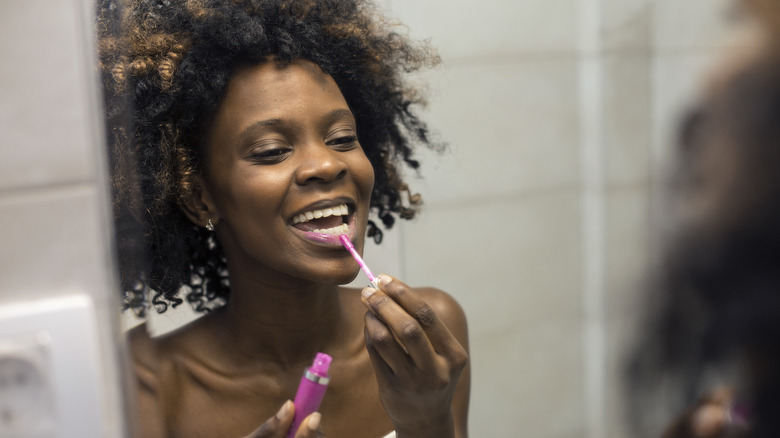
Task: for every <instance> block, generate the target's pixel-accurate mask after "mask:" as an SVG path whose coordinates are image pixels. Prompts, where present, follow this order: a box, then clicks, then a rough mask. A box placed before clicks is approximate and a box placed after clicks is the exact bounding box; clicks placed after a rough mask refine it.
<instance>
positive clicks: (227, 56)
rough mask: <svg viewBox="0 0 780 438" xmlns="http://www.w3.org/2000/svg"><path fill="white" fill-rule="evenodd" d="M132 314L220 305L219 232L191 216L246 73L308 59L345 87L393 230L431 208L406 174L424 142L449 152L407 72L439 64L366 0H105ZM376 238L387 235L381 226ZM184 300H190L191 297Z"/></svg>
mask: <svg viewBox="0 0 780 438" xmlns="http://www.w3.org/2000/svg"><path fill="white" fill-rule="evenodd" d="M97 25H98V42H99V59H100V70H101V73H102V81H103V87H104V104H105V110H106V120H107V138H108V144H109V156H110V161H111V162H110V166H111V170H112V183H113V194H114V211H115V217H116V228H117V230H116V231H117V245H118V250H119V263H120V277H121V279H122V286H123V300H122V303H123V308H124V309H128V308H130V309H133V310H134V311H135V312H136V313H137V314H138V315H144V314H145V312H146V310H147V309H148V307H149V306H150V303H151V306H153V307H154V308H155V309H156V310H157V311H158V312H164V311H165V310H166V309H167V308H168V307H169V306H174V307H175V306H177V305H178V304H180V303H182V302H183V301H184V300H185V299H186V301H188V302H189V303H190V304H191V305H192V306H193V307H194V308H195V309H196V310H197V311H201V312H205V311H209V310H212V309H214V308H216V307H219V306H220V305H222V304H223V303H224V302H225V301H226V300H227V298H228V296H229V292H230V283H229V280H228V273H227V267H226V262H225V258H224V255H223V253H222V251H221V249H220V246H219V244H218V242H217V241H216V240H215V239H214V237H213V235H212V233H209V232H207V231H205V230H204V229H202V228H200V227H197V226H195V225H193V224H192V223H191V222H190V221H189V220H188V219H187V218H186V217H185V216H184V214H183V213H182V212H181V209H180V205H182V202H183V201H184V200H185V199H186V197H187V196H188V193H189V190H190V188H191V184H192V182H193V178H194V176H195V175H197V174H198V173H199V172H200V171H201V166H202V159H201V157H200V149H201V147H202V144H201V143H200V142H199V139H200V138H203V131H204V129H207V128H204V127H207V126H208V123H209V121H210V118H211V117H212V116H213V113H214V112H215V110H216V108H217V106H218V105H219V102H220V100H221V99H222V98H223V96H224V94H225V92H226V88H227V85H228V81H229V80H230V75H231V72H232V71H233V70H234V69H235V68H236V67H237V66H239V65H244V64H247V63H260V62H264V61H265V60H267V59H268V57H269V56H272V57H273V58H274V59H276V62H278V63H279V64H280V65H281V66H283V65H286V64H288V63H289V62H291V61H293V60H296V59H299V58H303V59H307V60H310V61H312V62H314V63H315V64H317V65H319V66H320V68H321V69H322V70H323V71H324V72H326V73H327V74H329V75H331V76H332V77H333V79H334V80H335V81H336V83H337V84H338V86H339V88H340V89H341V92H342V93H343V95H344V98H345V99H346V101H347V103H348V105H349V106H350V108H351V109H352V112H353V113H354V116H355V118H356V121H357V127H358V136H359V138H360V144H361V145H362V146H363V148H364V151H365V153H366V155H367V156H368V159H369V160H370V161H371V164H372V166H373V167H374V171H375V174H376V178H375V181H376V182H375V185H374V189H373V193H372V200H371V209H372V211H374V212H375V213H376V216H377V217H378V218H379V219H380V220H381V221H382V223H383V224H384V226H385V227H386V228H390V227H391V226H392V225H393V223H394V221H395V219H394V216H396V215H397V216H399V217H401V218H403V219H409V218H412V217H414V215H415V214H416V212H417V209H418V207H419V204H420V202H421V200H420V197H419V195H416V194H412V193H411V192H410V191H409V188H408V186H407V185H406V183H405V182H404V181H403V179H402V176H401V175H402V171H401V168H402V167H403V166H407V167H410V168H412V169H417V168H418V162H417V161H415V160H414V158H413V148H414V146H416V145H425V146H428V147H432V148H434V149H440V145H438V144H436V143H435V142H434V141H432V140H431V139H430V136H429V134H428V129H427V127H426V125H425V123H423V122H422V121H421V120H420V119H419V117H418V116H417V115H416V114H415V112H414V110H415V108H416V107H419V106H422V105H424V104H425V102H424V100H423V99H422V97H421V93H420V92H419V90H418V89H416V88H414V87H413V86H411V85H410V84H409V83H408V81H407V80H405V78H404V75H405V74H407V73H410V72H414V71H417V70H420V69H421V68H424V67H430V66H433V65H435V64H436V63H438V61H439V59H438V57H437V55H436V54H435V52H434V51H433V50H431V49H430V48H429V47H428V46H427V45H426V44H424V43H420V42H413V41H410V40H409V39H408V38H407V37H406V36H404V35H403V34H401V33H399V32H397V26H393V25H392V24H391V23H389V22H388V21H387V20H386V19H385V18H383V17H382V15H381V14H379V13H378V11H377V10H376V9H375V8H374V7H373V6H372V5H371V4H369V3H366V2H364V1H359V0H301V1H291V0H243V1H240V0H233V1H227V0H127V1H125V2H120V3H117V2H116V1H111V0H101V1H99V2H98V11H97ZM368 235H369V237H373V238H374V240H375V241H377V242H380V241H381V237H382V234H381V231H380V230H379V229H378V227H377V226H376V225H375V224H374V223H373V222H370V223H369V233H368ZM180 297H183V298H180Z"/></svg>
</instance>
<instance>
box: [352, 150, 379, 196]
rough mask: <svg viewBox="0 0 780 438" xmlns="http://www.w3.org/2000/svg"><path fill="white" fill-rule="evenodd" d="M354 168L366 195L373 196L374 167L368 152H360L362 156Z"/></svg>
mask: <svg viewBox="0 0 780 438" xmlns="http://www.w3.org/2000/svg"><path fill="white" fill-rule="evenodd" d="M352 169H353V170H352V172H353V174H354V175H355V181H356V182H357V184H358V186H359V187H360V191H361V192H362V193H363V195H364V196H371V192H372V191H373V190H374V167H373V166H372V165H371V161H369V160H368V157H367V156H366V154H364V153H362V152H361V153H360V158H359V159H358V160H357V162H356V163H355V164H354V165H353V166H352Z"/></svg>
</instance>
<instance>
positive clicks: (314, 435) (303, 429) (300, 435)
mask: <svg viewBox="0 0 780 438" xmlns="http://www.w3.org/2000/svg"><path fill="white" fill-rule="evenodd" d="M294 416H295V406H294V405H293V402H291V401H290V400H287V401H286V402H284V404H283V405H282V407H281V408H280V409H279V412H277V413H276V415H274V416H273V417H271V418H269V419H268V420H266V422H265V423H263V424H262V425H261V426H260V427H258V428H257V429H256V430H255V431H254V432H252V433H251V434H249V435H247V436H246V437H244V438H286V437H287V434H288V431H289V430H290V426H291V425H292V422H293V417H294ZM321 418H322V417H321V415H320V413H319V412H314V413H312V414H310V415H309V416H308V417H306V418H304V419H303V421H302V422H301V425H300V427H299V428H298V430H297V431H296V433H295V438H324V437H325V432H324V431H323V430H322V424H321Z"/></svg>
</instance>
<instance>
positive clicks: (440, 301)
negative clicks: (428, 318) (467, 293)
mask: <svg viewBox="0 0 780 438" xmlns="http://www.w3.org/2000/svg"><path fill="white" fill-rule="evenodd" d="M414 290H415V291H416V292H417V293H418V294H419V295H420V298H422V299H423V300H425V302H426V303H428V305H429V306H431V308H432V309H433V311H434V312H436V315H437V316H438V317H439V318H440V319H441V320H442V321H443V322H444V324H445V325H446V326H447V327H448V328H449V329H450V330H451V331H452V332H453V334H455V335H456V336H457V337H458V338H461V337H463V336H465V334H466V333H467V324H466V313H465V312H464V311H463V307H461V305H460V303H458V301H457V300H456V299H455V298H454V297H453V296H452V295H450V294H448V293H447V292H445V291H443V290H441V289H439V288H435V287H419V288H415V289H414ZM459 340H460V341H461V342H463V341H465V339H459Z"/></svg>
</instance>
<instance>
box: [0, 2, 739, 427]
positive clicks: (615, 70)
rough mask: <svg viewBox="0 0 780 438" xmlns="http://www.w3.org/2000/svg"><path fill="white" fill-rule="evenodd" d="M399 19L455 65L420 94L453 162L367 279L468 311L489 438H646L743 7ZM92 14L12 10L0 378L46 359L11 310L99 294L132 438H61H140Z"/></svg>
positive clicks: (91, 310) (590, 5) (547, 9)
mask: <svg viewBox="0 0 780 438" xmlns="http://www.w3.org/2000/svg"><path fill="white" fill-rule="evenodd" d="M379 3H380V6H381V7H383V8H385V10H386V11H388V13H389V14H390V15H391V16H393V17H397V18H398V19H399V21H400V22H402V23H404V24H405V25H407V26H408V29H409V32H410V33H411V34H412V35H413V36H416V37H418V38H424V39H429V40H430V42H431V43H432V45H433V46H435V47H437V48H438V49H439V52H440V54H441V57H442V61H443V62H442V65H441V66H440V67H438V68H437V69H435V70H433V71H430V72H426V73H425V74H422V75H419V76H417V77H416V79H418V80H420V81H424V82H425V83H427V86H428V89H429V96H430V106H429V108H428V109H427V111H426V113H427V114H426V116H427V117H426V118H427V120H429V122H430V125H431V127H432V128H433V129H434V132H435V134H436V136H437V137H438V138H439V139H440V140H442V141H445V142H447V143H448V144H449V150H448V151H447V152H445V153H444V154H443V155H436V154H433V153H422V154H421V155H420V159H421V161H422V162H423V168H422V170H421V172H420V174H421V175H422V178H421V179H416V178H414V175H410V177H411V181H410V183H411V185H412V189H413V190H415V191H418V192H420V193H421V194H422V195H423V199H424V201H425V205H424V210H423V212H422V214H421V215H420V216H419V218H418V219H416V220H414V221H411V222H405V223H402V224H399V225H398V226H397V227H396V228H394V229H393V230H392V231H390V232H387V233H386V235H385V242H384V243H383V244H382V245H381V246H374V245H372V244H369V245H368V247H367V248H366V254H365V258H366V261H367V263H368V264H369V265H370V266H371V267H372V269H373V270H374V271H380V272H386V273H389V274H393V275H395V276H397V277H399V278H401V279H403V280H404V281H406V282H407V283H410V284H412V285H417V286H423V285H431V286H436V287H439V288H442V289H444V290H446V291H448V292H449V293H450V294H452V295H453V296H455V297H456V298H457V299H458V300H459V301H460V303H461V304H462V305H463V307H464V309H465V311H466V314H467V316H468V318H469V328H470V335H471V360H472V398H471V412H470V431H471V435H472V436H474V437H483V436H485V437H515V436H527V437H535V438H575V437H577V438H579V437H588V438H604V437H610V438H623V437H630V436H631V433H630V432H629V431H628V429H627V428H626V424H625V421H624V420H625V418H626V413H625V411H624V409H623V406H624V405H625V399H624V394H623V393H622V392H621V390H620V386H619V385H620V373H621V360H622V357H623V353H624V352H625V347H626V345H627V343H629V342H630V341H631V339H632V335H633V331H634V325H635V323H636V315H637V313H638V312H637V300H636V297H637V296H638V293H639V292H640V291H641V281H642V275H643V274H644V272H645V270H646V268H647V267H648V266H649V265H650V264H651V262H652V260H653V256H654V249H655V245H657V236H658V232H659V230H658V224H659V223H660V222H661V220H662V219H663V216H664V208H663V204H662V189H663V181H664V179H665V177H666V176H667V164H668V161H669V159H670V157H671V156H672V144H673V138H674V131H675V129H676V122H677V120H678V117H679V115H680V114H681V113H682V112H683V111H684V109H685V108H686V105H688V104H689V103H690V102H691V101H692V100H693V99H695V97H696V95H697V93H699V92H701V87H702V84H703V83H702V79H703V74H704V72H705V71H707V70H708V69H709V68H710V66H711V65H712V64H713V61H714V60H716V59H718V58H720V57H721V56H722V55H723V53H724V52H725V51H726V50H730V49H733V48H734V46H735V44H738V43H736V42H735V41H736V40H734V39H733V34H734V32H735V31H736V30H735V29H734V27H735V26H734V24H733V21H734V20H733V16H734V14H733V13H732V3H731V2H730V1H728V0H685V1H679V0H481V1H476V2H475V1H465V0H426V1H416V0H381V1H380V2H379ZM88 4H89V1H87V0H83V1H82V0H70V1H60V0H48V1H46V0H33V1H30V0H5V1H4V2H2V3H0V56H1V57H2V59H3V62H2V63H1V64H0V83H1V84H3V85H2V86H3V97H2V100H0V141H2V147H0V217H1V218H2V220H1V222H0V223H2V224H3V227H0V233H2V236H3V238H4V241H5V242H7V243H6V249H5V250H3V251H2V255H0V259H1V260H2V263H1V264H0V266H2V274H1V275H0V372H2V369H3V368H2V364H3V362H2V360H3V357H4V356H3V354H6V353H7V352H8V351H12V352H13V351H17V350H18V349H19V348H17V347H13V345H17V346H18V345H22V350H24V348H27V347H25V345H28V344H29V343H25V342H27V340H26V339H27V338H23V340H24V342H23V343H21V344H19V342H17V344H13V342H11V343H10V344H9V342H8V339H12V340H13V339H17V340H18V339H21V338H19V336H21V335H17V332H18V330H16V331H14V330H13V329H7V330H6V328H7V327H11V328H13V327H17V328H18V327H19V326H20V325H19V324H20V323H19V322H18V321H17V320H14V319H13V318H10V319H9V318H6V319H3V318H4V316H3V315H7V314H8V313H7V312H6V313H3V311H2V309H4V308H5V309H8V308H10V307H9V306H12V305H15V304H21V305H26V304H29V300H33V299H35V300H41V299H49V298H52V299H61V298H70V297H72V296H73V295H74V290H75V291H80V292H79V294H80V295H84V296H87V297H88V298H89V300H88V302H89V305H88V306H87V310H86V312H87V314H88V315H91V316H90V317H94V318H93V319H94V321H95V324H96V326H97V327H98V330H97V332H98V333H100V336H99V337H98V339H97V340H95V341H94V346H95V347H94V348H93V350H94V351H93V353H94V354H97V355H98V357H99V358H101V359H98V360H95V361H93V362H94V363H95V364H96V365H95V367H96V368H97V369H101V370H102V371H101V374H99V375H98V376H97V377H93V378H92V382H93V384H94V385H96V386H101V387H102V388H103V390H102V392H98V393H96V394H97V395H95V396H94V397H95V399H96V400H102V401H106V400H108V404H104V405H102V407H101V408H96V409H103V410H104V412H103V413H104V414H105V418H107V419H106V420H105V422H106V423H111V424H110V425H103V426H102V427H104V430H109V429H111V428H112V427H113V428H114V429H113V432H112V433H108V434H104V435H86V434H83V433H82V434H76V435H59V436H83V437H85V436H120V435H119V433H120V432H119V430H120V428H121V427H120V426H121V418H120V417H121V408H122V406H121V403H120V402H117V401H116V400H120V399H121V397H120V396H119V395H118V392H119V391H120V389H121V382H120V379H119V378H118V377H117V376H116V372H115V371H112V370H116V369H118V364H117V362H116V355H117V352H116V351H114V350H113V349H114V348H115V346H114V345H113V344H112V343H111V342H112V341H111V340H112V339H113V338H112V337H111V333H113V331H112V330H115V324H114V321H113V320H112V317H111V315H115V313H113V312H117V310H116V309H118V306H117V305H116V302H115V297H114V295H113V291H111V290H110V289H111V288H110V286H107V285H110V284H112V281H113V277H112V276H113V271H112V268H111V266H110V263H111V258H110V257H111V256H110V252H109V249H108V244H109V240H108V239H107V238H106V234H105V229H104V227H105V212H106V211H107V204H105V202H106V198H105V191H106V189H107V186H104V182H103V179H102V178H103V174H102V170H100V163H101V161H100V160H101V159H102V158H101V155H100V154H101V152H100V147H101V144H100V139H99V137H96V136H95V133H96V132H99V128H98V126H99V123H100V121H99V113H96V112H95V111H96V108H97V107H96V106H95V103H96V102H97V100H96V97H95V92H96V90H95V89H92V88H91V86H92V84H93V82H91V81H93V80H94V77H93V76H92V75H93V74H95V72H94V71H92V70H91V69H90V67H89V65H90V63H91V62H94V60H93V57H94V53H91V52H90V50H88V49H89V48H90V47H92V46H91V44H92V40H91V38H92V37H91V34H90V31H91V27H90V26H89V22H88V20H89V19H90V18H89V16H88V15H89V6H88ZM84 5H87V6H84ZM74 11H75V12H74ZM96 169H97V170H96ZM31 236H32V237H31ZM19 248H23V249H24V250H22V251H20V250H19ZM361 275H362V274H361ZM365 283H366V280H365V278H363V277H361V278H358V279H357V280H356V282H355V284H357V285H361V286H362V285H364V284H365ZM25 308H30V307H29V306H25ZM18 314H19V313H18V312H17V313H15V314H14V315H18ZM192 317H193V315H192V314H191V313H190V312H189V311H188V309H185V308H183V306H182V307H180V308H179V309H178V310H177V311H176V312H168V313H166V314H164V315H161V316H155V317H152V318H151V319H150V322H149V323H150V326H151V329H152V331H153V333H162V332H165V331H167V330H170V329H171V328H173V327H176V326H178V325H180V324H182V323H185V322H187V321H189V320H190V319H192ZM3 321H6V322H5V325H3ZM122 322H123V325H124V327H125V328H127V327H129V326H132V325H133V324H135V323H136V322H137V321H134V320H133V319H132V318H130V317H128V316H127V315H125V317H124V318H123V320H122ZM9 330H10V331H9ZM93 330H94V329H93ZM49 331H51V329H49ZM9 333H10V334H9ZM25 336H27V335H25ZM36 339H37V338H36ZM55 343H56V342H55ZM41 344H43V345H44V347H40V345H41ZM8 345H11V347H9V346H8ZM31 345H33V347H30V348H29V351H32V352H33V353H29V354H28V356H29V357H32V358H33V359H31V360H32V361H33V363H42V364H44V365H43V370H44V374H45V373H46V372H49V371H52V370H55V369H59V368H60V365H59V364H61V363H62V362H61V360H60V359H56V360H54V359H52V360H49V359H46V358H47V356H46V354H48V353H45V351H48V350H46V348H48V347H46V345H50V344H47V341H45V339H44V341H40V342H39V341H34V342H32V343H31ZM14 348H16V350H14ZM120 350H121V349H120ZM25 351H26V350H25ZM42 351H43V352H44V353H41V352H42ZM36 352H37V353H36ZM120 352H121V351H120ZM25 354H27V353H25ZM90 354H92V353H90ZM36 355H37V356H36ZM28 356H25V357H28ZM5 357H7V355H6V356H5ZM58 357H59V356H58ZM58 360H59V361H60V362H58ZM36 361H38V362H36ZM46 364H48V365H46ZM46 367H49V368H46ZM46 370H49V371H46ZM106 370H108V371H106ZM52 372H53V371H52ZM58 376H59V375H58ZM55 378H56V379H61V377H56V376H55ZM2 396H3V391H2V388H0V402H1V401H2ZM52 406H54V407H53V408H52V409H53V410H54V411H56V410H57V409H64V408H62V407H58V406H59V405H57V403H56V402H53V405H52ZM0 408H2V406H0ZM61 417H62V416H60V417H58V418H61ZM2 424H3V423H2V420H0V432H2ZM0 436H5V435H3V434H2V433H0ZM31 436H39V435H31ZM40 436H49V435H40ZM52 436H57V435H52Z"/></svg>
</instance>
